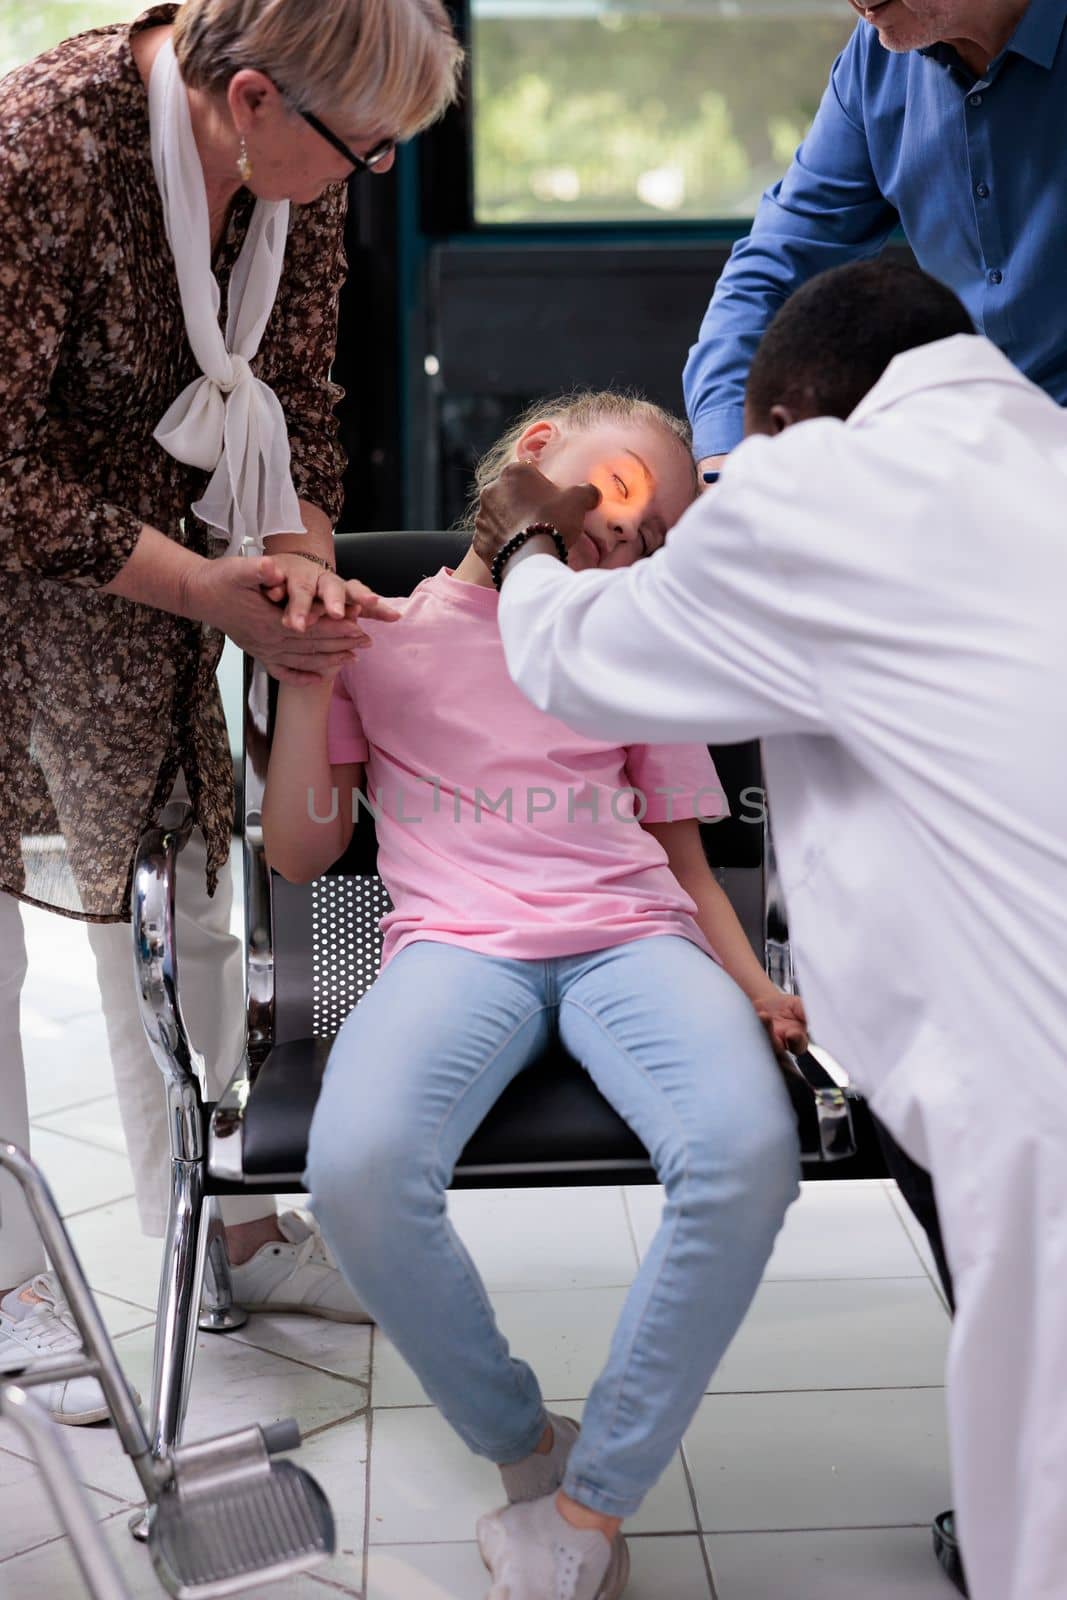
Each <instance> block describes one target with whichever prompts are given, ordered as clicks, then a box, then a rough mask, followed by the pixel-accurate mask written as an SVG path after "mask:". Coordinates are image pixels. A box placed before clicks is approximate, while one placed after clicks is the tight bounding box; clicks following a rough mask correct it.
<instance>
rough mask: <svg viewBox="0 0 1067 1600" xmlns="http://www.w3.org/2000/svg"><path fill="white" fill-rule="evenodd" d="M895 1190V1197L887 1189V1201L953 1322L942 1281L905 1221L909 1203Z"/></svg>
mask: <svg viewBox="0 0 1067 1600" xmlns="http://www.w3.org/2000/svg"><path fill="white" fill-rule="evenodd" d="M893 1188H894V1190H895V1191H896V1194H895V1195H894V1194H893V1193H892V1192H891V1191H890V1190H888V1189H887V1190H886V1199H887V1200H888V1201H889V1204H890V1205H891V1206H892V1208H893V1212H894V1215H895V1216H896V1219H897V1221H898V1222H899V1223H900V1226H901V1227H902V1228H903V1229H904V1232H905V1234H906V1236H907V1240H908V1243H909V1244H910V1245H911V1248H912V1250H913V1251H914V1252H915V1255H916V1257H917V1258H918V1260H919V1263H920V1265H921V1266H922V1269H923V1272H924V1274H925V1276H926V1278H927V1280H928V1281H929V1283H930V1284H931V1286H932V1287H933V1291H934V1293H935V1294H936V1295H937V1298H938V1300H939V1301H940V1302H941V1305H942V1307H943V1308H944V1312H945V1315H946V1316H947V1317H948V1318H949V1320H950V1321H951V1318H952V1313H951V1311H950V1310H949V1308H948V1301H947V1300H946V1299H945V1292H944V1290H943V1289H942V1287H941V1280H940V1278H939V1277H938V1276H937V1273H936V1272H935V1271H934V1272H932V1271H931V1270H930V1264H929V1262H928V1261H927V1260H926V1257H925V1256H924V1255H923V1253H922V1251H921V1250H920V1249H919V1246H918V1243H917V1242H916V1240H915V1237H914V1235H913V1233H912V1231H911V1229H910V1228H909V1227H908V1224H907V1221H906V1219H905V1215H904V1208H905V1207H907V1205H908V1202H907V1201H906V1200H905V1199H904V1196H903V1195H902V1194H901V1193H900V1190H899V1188H898V1187H897V1185H896V1184H894V1185H893ZM911 1214H912V1213H911V1210H910V1207H909V1208H908V1216H911ZM913 1220H914V1221H915V1225H916V1227H918V1228H921V1227H922V1224H921V1223H920V1222H919V1221H918V1219H917V1218H914V1219H913Z"/></svg>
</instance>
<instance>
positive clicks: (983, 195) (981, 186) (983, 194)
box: [974, 183, 989, 200]
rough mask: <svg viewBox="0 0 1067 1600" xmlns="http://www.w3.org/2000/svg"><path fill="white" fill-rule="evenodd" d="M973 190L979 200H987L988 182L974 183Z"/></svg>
mask: <svg viewBox="0 0 1067 1600" xmlns="http://www.w3.org/2000/svg"><path fill="white" fill-rule="evenodd" d="M974 192H975V194H976V195H977V196H978V198H979V200H988V198H989V185H988V183H976V184H975V186H974Z"/></svg>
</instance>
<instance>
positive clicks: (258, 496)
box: [148, 39, 304, 555]
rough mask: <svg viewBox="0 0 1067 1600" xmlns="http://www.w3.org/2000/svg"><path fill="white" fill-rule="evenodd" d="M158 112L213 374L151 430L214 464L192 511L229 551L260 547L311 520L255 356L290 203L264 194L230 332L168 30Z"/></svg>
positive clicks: (239, 268) (232, 293)
mask: <svg viewBox="0 0 1067 1600" xmlns="http://www.w3.org/2000/svg"><path fill="white" fill-rule="evenodd" d="M148 115H149V122H150V125H151V132H152V165H153V167H154V168H155V174H156V182H157V184H158V185H159V192H160V195H161V197H162V200H163V217H164V221H165V223H166V229H167V238H168V240H169V242H170V248H171V251H172V253H173V255H174V265H175V268H176V269H177V275H178V288H179V291H180V293H181V301H182V313H183V315H184V317H185V331H186V333H187V334H188V336H189V345H190V348H191V349H192V352H193V355H194V356H195V357H196V359H197V361H198V362H199V364H200V370H201V372H202V373H203V377H200V378H197V379H195V380H194V381H193V382H192V383H191V384H190V385H189V387H188V388H187V389H183V390H182V393H181V394H180V395H179V396H178V398H177V400H175V401H174V404H173V405H172V406H170V407H169V409H168V410H167V413H166V415H165V416H164V417H163V418H162V420H161V421H160V423H159V426H158V427H157V428H156V430H155V433H154V435H153V437H154V438H155V439H156V440H157V441H158V443H159V444H161V445H162V446H163V448H164V450H166V451H168V452H169V453H170V454H171V455H172V456H174V457H176V459H177V460H178V461H184V462H185V463H186V464H187V465H189V466H191V467H200V468H201V469H202V470H204V471H205V472H210V473H211V474H212V478H211V481H210V483H209V484H208V486H207V490H206V491H205V493H204V496H203V499H201V500H198V501H197V502H196V503H195V504H194V506H193V510H194V511H195V512H196V514H197V516H198V517H201V518H202V519H203V520H204V521H205V522H206V523H208V524H210V526H211V527H212V528H214V529H216V530H217V532H218V534H219V536H220V537H221V538H224V539H226V540H227V541H228V543H227V546H226V554H227V555H232V554H234V553H235V552H237V551H239V550H241V549H242V548H243V547H244V548H250V549H254V550H256V551H257V552H258V551H261V550H262V549H263V538H264V536H265V535H267V534H272V533H297V532H301V531H303V528H304V524H303V521H302V519H301V516H300V507H299V504H298V502H297V497H296V490H295V489H294V488H293V480H292V477H291V475H290V471H289V459H290V458H289V435H288V432H287V430H286V426H285V413H284V412H283V411H282V408H281V405H280V403H279V401H278V397H277V395H276V394H275V393H274V391H273V389H271V388H270V387H269V386H268V385H267V384H265V383H263V382H261V381H260V379H259V378H255V377H253V375H252V372H251V369H250V367H249V362H250V361H252V359H253V358H254V356H255V354H256V351H257V350H258V349H259V341H260V339H261V338H262V337H263V330H264V328H265V327H266V325H267V320H268V318H269V317H270V313H271V310H272V308H273V306H274V300H275V297H276V295H277V293H278V283H279V280H280V278H281V274H282V263H283V261H284V259H285V243H286V236H287V233H288V228H289V202H288V200H282V201H277V202H274V201H264V200H257V201H256V205H255V209H254V210H253V212H252V220H251V222H250V224H249V227H248V234H247V236H246V238H245V242H244V244H243V246H242V248H241V253H240V255H239V256H238V258H237V262H236V264H235V266H234V269H233V273H232V275H231V278H230V290H229V304H228V307H227V313H226V338H225V340H223V337H222V333H221V331H220V329H219V306H220V303H221V297H220V294H219V286H218V283H217V281H216V279H215V274H214V273H213V272H212V270H211V233H210V226H209V221H208V209H207V190H206V188H205V185H204V173H203V169H202V167H201V165H200V156H199V154H198V152H197V148H196V140H195V138H194V137H193V124H192V119H191V117H190V115H189V101H188V98H187V96H186V92H185V85H184V84H183V83H182V79H181V74H180V73H179V71H178V63H177V60H176V58H175V55H174V47H173V45H172V44H171V42H170V40H169V39H168V40H167V42H166V44H165V45H164V46H163V48H162V49H161V50H160V52H159V54H158V55H157V56H156V59H155V62H154V63H153V66H152V74H151V78H150V79H149V85H148Z"/></svg>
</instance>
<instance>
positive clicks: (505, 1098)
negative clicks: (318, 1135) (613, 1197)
mask: <svg viewBox="0 0 1067 1600" xmlns="http://www.w3.org/2000/svg"><path fill="white" fill-rule="evenodd" d="M331 1043H332V1041H331V1040H329V1039H293V1040H290V1041H289V1042H287V1043H286V1044H280V1045H276V1046H275V1048H274V1049H273V1050H272V1051H271V1053H270V1055H269V1056H268V1057H267V1059H266V1060H265V1061H264V1063H263V1065H262V1066H261V1067H260V1069H259V1072H258V1073H257V1075H256V1081H255V1084H254V1085H253V1088H252V1091H251V1093H250V1095H249V1097H248V1104H247V1106H246V1107H245V1114H244V1125H245V1126H244V1170H245V1174H246V1176H247V1177H248V1178H249V1179H251V1180H253V1181H255V1179H257V1178H266V1177H270V1176H278V1175H280V1174H297V1173H301V1172H303V1170H304V1167H305V1164H306V1161H307V1143H308V1134H309V1132H310V1129H311V1119H312V1116H313V1115H314V1112H315V1104H316V1101H317V1100H318V1097H319V1089H320V1087H321V1084H322V1074H323V1071H324V1070H325V1067H326V1058H327V1056H328V1055H329V1052H330V1045H331ZM572 1163H573V1165H574V1169H575V1170H574V1171H573V1172H572V1171H569V1170H568V1169H569V1168H570V1167H571V1164H572ZM578 1168H580V1169H581V1171H579V1170H577V1169H578ZM487 1169H488V1170H487ZM500 1169H505V1170H500ZM613 1174H614V1175H615V1181H628V1182H631V1183H633V1182H641V1181H643V1180H645V1179H648V1178H650V1177H651V1176H652V1168H651V1164H650V1163H649V1159H648V1153H647V1152H646V1150H645V1148H644V1146H643V1145H642V1143H641V1141H640V1139H638V1138H637V1136H636V1135H635V1134H634V1133H632V1132H631V1131H630V1129H629V1128H628V1127H627V1125H626V1123H625V1122H623V1120H622V1118H621V1117H619V1116H617V1115H616V1113H615V1112H614V1111H613V1110H612V1108H611V1106H609V1105H608V1103H607V1101H606V1100H605V1099H604V1097H603V1095H602V1094H601V1093H600V1091H599V1090H598V1089H597V1088H596V1087H595V1085H594V1084H593V1081H592V1079H591V1078H590V1077H589V1075H588V1073H586V1072H584V1071H583V1070H582V1068H581V1067H580V1066H579V1065H578V1063H577V1062H576V1061H575V1060H574V1059H573V1057H572V1056H570V1055H568V1054H567V1053H566V1051H565V1050H563V1049H562V1047H560V1046H556V1047H554V1048H550V1049H548V1050H547V1051H546V1052H545V1053H544V1055H543V1056H541V1057H540V1059H539V1060H538V1061H535V1062H533V1063H532V1064H531V1065H530V1066H529V1067H527V1068H526V1069H525V1071H523V1072H521V1073H520V1074H519V1075H518V1077H517V1078H516V1079H515V1080H514V1082H513V1083H512V1084H510V1086H509V1087H508V1088H507V1089H506V1090H505V1092H504V1094H503V1095H502V1096H501V1097H500V1099H499V1100H498V1101H497V1103H496V1105H495V1106H494V1107H493V1109H492V1111H491V1112H490V1113H489V1115H488V1117H486V1119H485V1121H484V1122H483V1123H482V1125H481V1127H480V1128H479V1129H478V1131H477V1133H476V1134H475V1135H474V1137H473V1138H472V1139H471V1141H470V1143H469V1144H468V1145H467V1148H466V1149H465V1150H464V1152H463V1155H462V1156H461V1158H460V1161H459V1164H458V1166H457V1169H456V1176H455V1184H456V1186H457V1187H462V1186H463V1185H464V1183H467V1182H469V1183H485V1182H486V1181H491V1182H492V1183H493V1184H500V1185H506V1184H509V1183H534V1182H536V1181H538V1178H539V1177H540V1178H541V1181H544V1180H545V1178H547V1179H548V1180H549V1181H556V1182H563V1183H567V1182H570V1183H581V1182H598V1183H604V1182H611V1181H612V1175H613Z"/></svg>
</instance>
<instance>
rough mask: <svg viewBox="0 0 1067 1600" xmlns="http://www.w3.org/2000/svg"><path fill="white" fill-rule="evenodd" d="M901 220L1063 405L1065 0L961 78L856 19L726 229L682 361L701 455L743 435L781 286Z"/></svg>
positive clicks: (1040, 7)
mask: <svg viewBox="0 0 1067 1600" xmlns="http://www.w3.org/2000/svg"><path fill="white" fill-rule="evenodd" d="M898 221H899V224H900V225H901V226H902V227H903V230H904V233H905V236H906V237H907V240H908V243H909V244H910V246H911V248H912V251H913V252H914V254H915V257H916V259H917V261H918V262H919V265H920V266H921V267H923V268H924V269H925V270H926V271H927V272H929V273H931V274H932V275H933V276H934V277H936V278H940V279H941V281H942V282H943V283H946V284H948V285H949V286H950V287H951V288H952V289H954V290H955V291H956V293H957V294H958V295H959V297H960V299H961V300H962V301H963V303H964V305H965V306H966V307H967V310H968V311H969V312H970V314H971V316H972V317H973V319H974V321H975V323H976V324H977V327H978V329H979V331H980V332H982V333H984V334H986V335H987V336H988V338H990V339H991V340H992V341H993V342H994V343H995V344H997V345H999V346H1000V348H1001V350H1003V351H1004V353H1005V355H1007V356H1009V357H1010V359H1011V360H1012V361H1013V362H1014V363H1015V364H1016V366H1018V367H1020V368H1021V369H1022V371H1023V372H1025V373H1026V375H1027V376H1028V377H1029V378H1032V379H1033V381H1034V382H1035V383H1037V384H1040V385H1041V387H1042V388H1044V389H1046V390H1047V391H1048V393H1049V394H1050V395H1052V397H1053V399H1055V400H1057V401H1059V403H1060V404H1061V405H1063V404H1067V0H1030V5H1029V7H1028V9H1027V11H1026V12H1025V13H1024V15H1023V17H1022V19H1021V21H1020V22H1019V25H1018V27H1017V28H1016V30H1015V33H1014V35H1013V36H1012V38H1011V39H1010V40H1009V42H1008V44H1007V45H1006V46H1005V48H1004V49H1003V50H1002V51H1001V53H1000V54H999V55H998V56H997V58H996V59H995V60H994V61H993V62H991V64H990V66H989V67H988V69H987V70H986V72H985V74H984V75H983V76H982V77H980V78H977V79H976V78H975V77H974V75H973V73H970V72H968V71H967V69H966V68H965V67H964V66H963V64H962V62H961V61H960V60H959V58H958V57H957V56H956V54H955V52H954V51H953V50H951V49H949V48H948V47H947V46H944V45H935V46H934V47H933V48H932V49H930V50H921V51H909V52H907V53H905V54H902V55H894V54H891V53H890V52H889V51H887V50H885V49H883V47H882V46H881V44H879V42H878V36H877V34H876V32H875V30H874V29H873V28H872V27H871V26H870V25H869V24H868V23H866V22H860V23H859V25H858V27H857V28H856V31H855V33H854V34H853V35H852V38H851V39H850V40H849V42H848V44H847V45H846V47H845V49H844V50H843V51H842V53H841V55H840V56H838V58H837V60H836V61H835V63H834V67H833V71H832V73H831V75H830V82H829V85H828V87H827V90H826V93H825V94H824V96H823V99H822V103H821V105H820V107H819V110H818V113H817V114H816V117H815V121H814V122H813V124H812V127H811V131H810V133H809V134H808V136H807V138H806V139H805V141H804V143H803V144H802V145H801V147H800V149H799V150H798V151H797V153H796V156H795V158H794V160H793V164H792V166H791V167H790V168H789V171H788V172H787V173H786V175H785V177H784V178H783V179H782V180H781V182H780V183H777V184H776V185H775V186H774V188H773V189H769V190H768V191H767V193H766V194H765V195H764V196H763V199H762V201H761V202H760V207H759V211H758V213H757V215H756V220H755V222H754V223H753V227H752V232H751V233H750V234H749V235H748V237H747V238H745V239H741V240H739V242H738V243H737V245H735V247H734V250H733V253H732V254H731V256H730V260H729V262H728V264H727V266H726V269H725V271H724V272H723V274H722V277H721V278H720V280H719V283H718V284H717V286H716V289H715V293H714V295H713V297H712V301H711V304H710V306H709V307H708V310H707V313H706V315H705V317H704V321H703V324H702V326H701V329H700V337H699V340H698V342H697V343H696V344H695V345H694V346H693V348H692V350H691V351H690V354H689V361H688V363H687V365H686V369H685V379H684V383H685V397H686V405H687V408H688V411H689V416H690V419H691V420H692V423H693V435H694V440H693V442H694V453H695V454H696V456H697V457H698V458H700V457H703V456H709V455H718V454H720V453H722V452H724V451H727V450H731V449H733V447H734V445H736V444H737V443H738V441H739V440H740V438H741V436H742V413H743V400H744V387H745V380H746V378H747V376H748V369H749V366H750V364H751V361H752V357H753V354H754V353H755V349H756V346H757V344H758V343H759V340H760V336H761V334H762V333H763V330H764V329H765V328H766V326H767V324H768V322H769V321H770V319H771V318H772V317H773V315H774V313H775V312H776V311H777V310H778V307H779V306H780V305H781V304H782V302H783V301H784V300H785V299H786V298H787V297H788V296H789V295H790V294H791V293H792V291H793V290H794V289H796V288H798V287H799V285H800V284H802V283H804V282H805V281H806V280H807V279H808V278H811V277H813V276H814V275H815V273H817V272H822V271H824V270H825V269H826V268H827V267H834V266H839V265H840V264H841V263H842V262H844V261H848V260H851V259H853V258H855V257H857V256H869V255H874V254H875V253H876V252H877V251H878V250H879V249H880V248H881V246H882V245H883V244H884V242H885V240H886V239H887V238H888V236H889V234H890V233H891V232H892V231H893V229H894V228H895V227H896V226H897V225H898Z"/></svg>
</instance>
